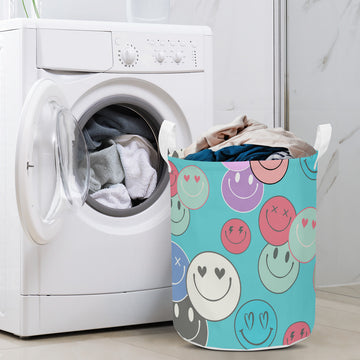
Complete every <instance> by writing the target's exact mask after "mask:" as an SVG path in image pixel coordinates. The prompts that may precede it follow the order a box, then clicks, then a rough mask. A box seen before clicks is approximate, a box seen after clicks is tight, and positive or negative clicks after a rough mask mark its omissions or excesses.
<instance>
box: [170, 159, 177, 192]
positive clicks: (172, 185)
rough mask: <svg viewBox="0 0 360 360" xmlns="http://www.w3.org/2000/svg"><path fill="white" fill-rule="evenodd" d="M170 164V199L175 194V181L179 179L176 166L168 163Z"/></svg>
mask: <svg viewBox="0 0 360 360" xmlns="http://www.w3.org/2000/svg"><path fill="white" fill-rule="evenodd" d="M169 164H170V169H171V171H170V174H169V176H170V193H171V197H173V196H175V195H176V194H177V179H178V177H179V172H178V169H177V168H176V166H175V165H174V164H173V163H172V162H171V161H169Z"/></svg>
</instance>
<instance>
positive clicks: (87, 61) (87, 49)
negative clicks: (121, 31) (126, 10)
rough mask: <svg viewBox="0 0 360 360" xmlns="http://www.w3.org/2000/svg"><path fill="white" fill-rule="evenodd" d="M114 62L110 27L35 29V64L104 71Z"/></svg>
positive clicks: (50, 68)
mask: <svg viewBox="0 0 360 360" xmlns="http://www.w3.org/2000/svg"><path fill="white" fill-rule="evenodd" d="M112 64H113V56H112V35H111V32H110V31H83V30H59V29H37V67H38V68H40V69H49V70H62V71H86V72H103V71H106V70H109V69H110V68H111V67H112Z"/></svg>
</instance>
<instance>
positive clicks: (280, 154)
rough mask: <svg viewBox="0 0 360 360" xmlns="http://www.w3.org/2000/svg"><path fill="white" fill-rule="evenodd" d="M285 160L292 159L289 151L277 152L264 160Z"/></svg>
mask: <svg viewBox="0 0 360 360" xmlns="http://www.w3.org/2000/svg"><path fill="white" fill-rule="evenodd" d="M285 159H293V157H292V156H291V155H290V153H289V151H279V152H276V153H273V154H271V155H270V156H269V157H268V158H266V160H285Z"/></svg>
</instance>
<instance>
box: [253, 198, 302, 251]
mask: <svg viewBox="0 0 360 360" xmlns="http://www.w3.org/2000/svg"><path fill="white" fill-rule="evenodd" d="M295 216H296V212H295V209H294V207H293V205H292V204H291V202H290V201H289V200H288V199H286V198H285V197H283V196H275V197H273V198H271V199H269V200H268V201H267V202H266V203H265V204H264V206H263V207H262V209H261V211H260V216H259V226H260V231H261V234H262V236H263V237H264V239H265V240H266V241H267V242H268V243H269V244H271V245H274V246H281V245H283V244H285V243H286V242H287V241H288V240H289V231H290V228H291V224H292V222H293V220H294V218H295Z"/></svg>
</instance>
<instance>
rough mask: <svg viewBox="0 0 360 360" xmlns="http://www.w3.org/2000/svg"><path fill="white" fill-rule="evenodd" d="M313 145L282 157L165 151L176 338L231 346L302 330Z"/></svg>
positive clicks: (299, 336) (271, 343) (307, 320)
mask: <svg viewBox="0 0 360 360" xmlns="http://www.w3.org/2000/svg"><path fill="white" fill-rule="evenodd" d="M328 140H329V139H328ZM318 143H319V138H318ZM320 143H321V139H320ZM327 144H328V141H327ZM320 145H321V144H320ZM326 147H327V146H326ZM318 148H320V150H319V152H317V153H316V154H315V155H313V156H310V157H304V158H298V159H287V160H266V161H243V162H225V163H221V162H203V161H190V160H184V159H179V158H173V157H169V158H168V160H169V161H168V164H169V170H170V187H171V232H172V286H173V320H174V327H175V329H176V331H177V332H178V333H179V335H180V336H181V337H182V338H184V339H185V340H187V341H189V342H191V343H193V344H196V345H199V346H202V347H206V348H209V349H218V350H237V351H239V350H261V349H269V348H278V347H286V346H289V345H292V344H295V343H296V342H299V341H301V340H303V339H305V338H307V337H309V335H310V333H311V331H312V329H313V326H314V321H315V289H314V271H315V233H316V228H317V221H316V177H317V160H318V157H319V155H322V154H320V152H321V153H323V152H324V151H323V149H324V146H322V145H321V146H318ZM325 151H326V150H325Z"/></svg>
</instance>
